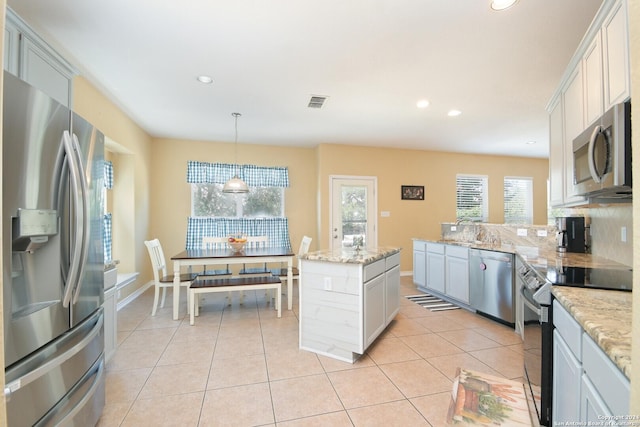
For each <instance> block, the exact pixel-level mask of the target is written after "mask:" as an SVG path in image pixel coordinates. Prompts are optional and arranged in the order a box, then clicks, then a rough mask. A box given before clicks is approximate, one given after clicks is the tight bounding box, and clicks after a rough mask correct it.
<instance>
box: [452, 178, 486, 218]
mask: <svg viewBox="0 0 640 427" xmlns="http://www.w3.org/2000/svg"><path fill="white" fill-rule="evenodd" d="M487 187H488V178H487V176H485V175H462V174H459V175H456V219H457V220H458V221H463V220H468V221H478V222H486V221H487V220H488V219H489V206H488V205H489V203H488V199H489V196H488V190H487Z"/></svg>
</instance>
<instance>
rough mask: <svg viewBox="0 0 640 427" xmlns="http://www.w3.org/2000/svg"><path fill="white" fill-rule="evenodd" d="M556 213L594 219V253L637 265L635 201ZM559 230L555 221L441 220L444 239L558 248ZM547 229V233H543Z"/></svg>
mask: <svg viewBox="0 0 640 427" xmlns="http://www.w3.org/2000/svg"><path fill="white" fill-rule="evenodd" d="M555 214H556V215H558V216H584V217H587V218H588V222H590V223H591V253H592V254H593V255H596V256H599V257H602V258H606V259H610V260H612V261H616V262H619V263H621V264H624V265H628V266H632V265H633V206H632V205H631V204H620V205H608V206H604V205H603V206H599V207H590V208H580V209H561V210H557V211H556V212H555ZM452 228H453V229H452ZM623 228H624V229H625V230H626V240H627V241H626V242H623V241H622V234H623ZM525 230H526V231H525ZM557 231H558V230H557V228H556V227H555V225H547V226H544V225H510V224H485V223H471V224H469V223H461V224H456V223H442V224H441V235H442V239H443V240H457V241H466V242H474V241H478V242H483V243H488V244H506V245H514V246H536V247H539V248H540V249H543V248H544V249H555V247H556V233H557ZM545 232H546V236H541V234H544V233H545Z"/></svg>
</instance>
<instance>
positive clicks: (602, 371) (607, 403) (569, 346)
mask: <svg viewBox="0 0 640 427" xmlns="http://www.w3.org/2000/svg"><path fill="white" fill-rule="evenodd" d="M553 324H554V326H555V330H554V332H553V391H552V396H553V402H552V418H553V424H554V425H556V424H560V423H562V422H567V421H571V422H580V423H581V425H588V423H589V421H591V422H594V423H601V422H602V421H603V419H602V417H603V416H611V415H614V414H628V413H629V396H630V391H629V387H630V383H629V380H628V379H627V378H626V377H625V376H624V374H623V373H622V372H621V371H620V370H619V369H618V367H617V366H615V365H614V363H613V362H612V361H611V359H609V357H608V356H607V355H606V354H605V353H604V351H602V349H600V347H599V346H598V345H597V344H596V343H595V341H594V340H593V339H592V338H591V337H590V336H589V335H588V334H587V333H586V332H585V331H584V330H583V329H582V327H581V326H580V324H579V323H578V322H577V321H576V320H575V319H574V318H573V317H572V316H571V315H570V314H569V313H568V312H567V310H565V308H564V307H563V306H562V305H561V304H560V303H559V302H558V301H557V300H554V302H553Z"/></svg>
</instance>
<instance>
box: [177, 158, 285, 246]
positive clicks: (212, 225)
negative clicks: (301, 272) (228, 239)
mask: <svg viewBox="0 0 640 427" xmlns="http://www.w3.org/2000/svg"><path fill="white" fill-rule="evenodd" d="M236 174H237V175H238V176H239V177H240V178H241V179H242V180H244V181H245V182H246V183H247V186H248V187H249V193H247V194H225V193H223V192H222V187H223V186H224V183H225V182H226V181H227V180H229V179H230V178H231V177H233V176H234V175H236ZM187 182H188V183H190V184H191V217H190V218H189V222H188V225H187V242H186V248H187V249H197V248H200V247H202V237H204V236H214V237H224V236H227V235H229V234H235V233H245V234H247V235H250V236H267V238H268V241H269V245H272V246H288V245H290V242H289V231H288V222H287V219H286V218H285V217H284V189H285V188H286V187H288V186H289V172H288V169H287V168H285V167H261V166H253V165H241V166H236V165H232V164H224V163H204V162H195V161H190V162H189V164H188V166H187Z"/></svg>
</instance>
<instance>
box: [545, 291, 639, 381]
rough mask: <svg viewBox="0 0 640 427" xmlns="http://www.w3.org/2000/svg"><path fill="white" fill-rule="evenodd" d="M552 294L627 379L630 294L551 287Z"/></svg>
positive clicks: (629, 338)
mask: <svg viewBox="0 0 640 427" xmlns="http://www.w3.org/2000/svg"><path fill="white" fill-rule="evenodd" d="M551 292H552V293H553V295H554V296H555V297H556V299H557V300H558V302H560V304H562V306H563V307H564V308H566V309H567V311H568V312H569V313H570V314H571V315H572V316H573V317H574V319H576V321H577V322H578V323H579V324H580V326H582V328H583V329H584V330H585V332H586V333H587V334H588V335H589V336H590V337H591V338H593V340H594V341H595V342H596V343H597V344H598V346H599V347H600V348H601V349H602V350H603V351H604V352H605V353H606V354H607V356H609V358H610V359H611V360H612V361H613V363H615V365H616V366H617V367H618V368H619V369H620V370H621V371H622V373H623V374H624V375H625V376H626V377H627V378H629V379H630V378H631V318H632V308H631V301H632V294H631V292H623V291H608V290H598V289H584V288H571V287H566V286H554V287H553V288H552V291H551Z"/></svg>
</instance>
